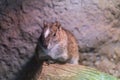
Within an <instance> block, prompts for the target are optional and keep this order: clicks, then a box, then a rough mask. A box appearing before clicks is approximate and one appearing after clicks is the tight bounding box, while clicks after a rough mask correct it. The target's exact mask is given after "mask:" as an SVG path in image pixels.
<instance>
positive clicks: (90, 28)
mask: <svg viewBox="0 0 120 80" xmlns="http://www.w3.org/2000/svg"><path fill="white" fill-rule="evenodd" d="M44 20H46V21H49V22H51V21H56V20H58V21H60V22H61V24H62V26H63V27H64V28H66V29H68V30H70V31H71V32H72V33H73V34H74V35H75V36H76V38H77V40H78V43H79V45H80V52H81V53H82V54H81V55H82V62H81V63H82V64H84V65H87V66H91V67H95V68H97V69H99V70H101V71H104V72H107V73H109V74H112V75H114V76H117V77H120V62H119V61H120V22H119V21H120V1H119V0H0V80H14V78H15V77H17V76H18V75H19V73H20V71H21V70H23V67H24V66H25V65H26V63H27V62H29V61H30V59H31V57H32V56H33V55H34V50H35V47H36V42H37V39H38V37H39V36H40V33H41V31H42V29H41V27H42V23H43V21H44ZM33 66H35V65H34V64H32V66H29V67H33ZM20 76H22V75H20Z"/></svg>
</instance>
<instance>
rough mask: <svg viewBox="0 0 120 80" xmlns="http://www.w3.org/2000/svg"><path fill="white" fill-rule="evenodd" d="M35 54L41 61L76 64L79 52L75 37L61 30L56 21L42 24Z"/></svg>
mask: <svg viewBox="0 0 120 80" xmlns="http://www.w3.org/2000/svg"><path fill="white" fill-rule="evenodd" d="M36 53H37V55H38V57H39V59H41V60H45V59H48V60H49V59H51V60H53V61H56V62H61V63H71V64H78V61H79V50H78V44H77V41H76V39H75V37H74V36H73V35H72V34H71V33H70V32H69V31H68V30H66V29H64V28H62V27H61V25H60V23H59V22H58V21H56V22H54V23H49V24H48V23H46V22H44V27H43V31H42V33H41V36H40V38H39V40H38V44H37V47H36Z"/></svg>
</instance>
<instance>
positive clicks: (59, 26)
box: [56, 21, 61, 30]
mask: <svg viewBox="0 0 120 80" xmlns="http://www.w3.org/2000/svg"><path fill="white" fill-rule="evenodd" d="M56 26H57V27H58V29H59V30H61V24H60V23H59V22H58V21H56Z"/></svg>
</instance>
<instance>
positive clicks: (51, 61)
mask: <svg viewBox="0 0 120 80" xmlns="http://www.w3.org/2000/svg"><path fill="white" fill-rule="evenodd" d="M46 63H47V64H48V65H49V64H54V63H55V61H53V60H47V61H46Z"/></svg>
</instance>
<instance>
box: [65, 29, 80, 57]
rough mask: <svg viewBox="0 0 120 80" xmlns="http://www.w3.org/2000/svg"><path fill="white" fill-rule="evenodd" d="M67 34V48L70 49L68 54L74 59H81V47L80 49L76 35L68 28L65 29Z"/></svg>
mask: <svg viewBox="0 0 120 80" xmlns="http://www.w3.org/2000/svg"><path fill="white" fill-rule="evenodd" d="M63 30H64V31H65V33H66V35H67V38H68V39H67V40H68V41H67V49H68V55H69V56H70V57H71V58H74V59H79V57H80V55H79V49H78V44H77V40H76V38H75V36H74V35H73V34H72V33H71V32H70V31H68V30H66V29H64V28H63Z"/></svg>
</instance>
